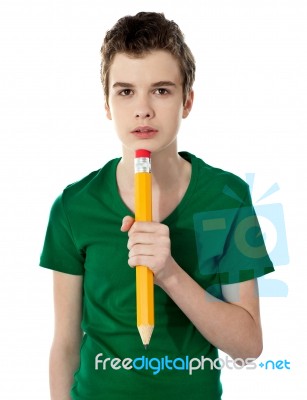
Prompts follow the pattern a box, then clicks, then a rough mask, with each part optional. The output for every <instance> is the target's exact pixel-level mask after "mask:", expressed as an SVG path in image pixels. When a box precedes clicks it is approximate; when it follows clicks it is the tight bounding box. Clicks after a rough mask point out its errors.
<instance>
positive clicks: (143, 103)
mask: <svg viewBox="0 0 307 400" xmlns="http://www.w3.org/2000/svg"><path fill="white" fill-rule="evenodd" d="M139 100H140V101H139V102H138V104H137V105H136V108H135V117H136V118H138V119H147V118H152V117H153V116H154V111H153V109H152V107H151V105H150V102H149V100H148V99H145V98H142V99H139Z"/></svg>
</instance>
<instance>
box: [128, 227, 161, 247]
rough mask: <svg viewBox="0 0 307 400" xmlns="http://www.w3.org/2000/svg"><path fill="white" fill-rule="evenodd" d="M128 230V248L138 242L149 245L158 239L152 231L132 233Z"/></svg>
mask: <svg viewBox="0 0 307 400" xmlns="http://www.w3.org/2000/svg"><path fill="white" fill-rule="evenodd" d="M130 232H131V231H129V239H128V242H127V247H128V249H129V250H130V249H131V248H132V247H133V246H135V245H138V244H143V245H150V244H153V243H155V242H157V241H158V239H159V238H158V239H157V237H156V235H154V234H153V233H145V232H133V233H132V234H131V233H130Z"/></svg>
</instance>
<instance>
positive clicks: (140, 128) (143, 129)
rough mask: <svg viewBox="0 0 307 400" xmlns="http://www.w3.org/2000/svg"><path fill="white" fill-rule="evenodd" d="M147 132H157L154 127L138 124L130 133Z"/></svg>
mask: <svg viewBox="0 0 307 400" xmlns="http://www.w3.org/2000/svg"><path fill="white" fill-rule="evenodd" d="M149 132H158V131H157V129H154V128H152V127H151V126H138V127H137V128H135V129H133V131H132V133H149Z"/></svg>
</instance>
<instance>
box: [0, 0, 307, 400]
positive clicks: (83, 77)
mask: <svg viewBox="0 0 307 400" xmlns="http://www.w3.org/2000/svg"><path fill="white" fill-rule="evenodd" d="M141 10H149V11H159V12H161V11H162V12H164V13H165V15H166V17H167V18H169V19H174V20H175V21H176V22H177V23H178V24H179V26H180V27H181V28H182V30H183V32H184V33H185V36H186V40H187V42H188V44H189V45H190V47H191V49H192V51H193V53H194V55H195V57H196V60H197V79H196V83H195V92H196V95H195V106H194V109H193V111H192V113H191V114H190V116H189V118H188V119H187V120H185V121H184V122H183V125H182V130H181V133H180V136H179V148H180V150H183V149H184V150H188V151H190V152H192V153H196V154H197V155H198V156H199V157H201V158H203V159H204V160H205V161H207V162H208V163H209V164H213V165H216V166H219V167H221V168H224V169H227V170H230V171H232V172H234V173H235V174H237V175H239V176H241V177H243V178H244V177H245V174H246V173H255V174H256V175H255V185H254V190H253V199H254V201H255V202H256V201H257V200H258V199H259V198H260V197H261V196H262V195H263V194H264V193H265V192H266V191H267V190H268V189H269V188H270V187H271V186H272V185H273V184H274V183H278V185H279V187H280V190H279V191H277V192H275V193H274V194H272V195H271V196H269V197H267V198H266V199H264V200H261V201H260V202H259V204H260V205H261V204H274V203H281V204H282V206H283V210H284V214H285V225H286V232H287V240H288V247H289V263H288V264H287V265H283V266H277V267H276V272H275V273H274V276H273V275H272V276H271V277H272V278H274V279H279V280H281V281H283V282H284V283H285V284H286V285H287V287H288V295H287V296H286V297H285V296H284V297H280V296H276V297H262V298H261V308H262V321H263V330H264V351H263V354H262V355H261V357H260V359H259V362H260V361H261V360H263V361H264V362H265V361H267V360H269V359H271V360H274V361H277V360H285V359H286V360H287V361H289V362H290V367H291V369H290V370H287V369H282V370H277V369H275V370H272V369H271V368H270V369H267V370H265V369H264V368H263V369H261V368H260V367H258V368H257V369H256V370H252V371H249V370H242V371H236V370H223V383H224V390H225V395H224V397H223V398H224V399H225V400H232V399H247V398H248V399H259V398H261V399H263V400H265V399H294V398H303V396H304V394H305V391H304V390H303V386H304V385H305V381H306V361H305V359H304V355H306V350H305V346H304V343H305V341H306V333H307V332H306V328H304V327H303V320H304V319H305V318H306V310H305V304H306V302H305V296H306V285H305V279H306V265H305V264H306V256H305V251H304V249H305V248H306V238H305V230H304V225H305V224H306V214H305V208H306V207H305V204H306V189H305V181H306V174H305V176H303V171H302V170H303V168H306V166H305V165H304V155H305V154H304V153H305V152H304V145H303V137H304V136H306V133H307V129H306V128H307V121H306V110H307V101H306V92H307V83H306V75H305V73H306V71H307V55H306V49H307V30H306V21H307V6H306V2H304V1H299V0H288V1H285V0H257V1H250V0H233V1H230V0H229V1H226V0H225V1H221V0H215V1H213V0H211V1H203V2H199V1H198V2H195V1H193V0H190V1H187V2H186V1H185V2H183V1H173V2H171V1H165V0H164V1H162V0H155V1H153V0H147V1H146V0H145V1H124V0H112V1H111V2H109V3H107V2H104V1H102V0H101V1H98V0H83V1H79V0H74V1H72V0H61V1H59V0H53V1H46V0H36V1H35V0H26V1H23V0H1V3H0V113H1V117H0V141H1V142H0V179H1V180H0V182H1V189H0V196H1V197H0V251H1V258H0V260H1V276H0V302H1V303H0V307H1V308H0V313H1V314H0V323H1V333H0V335H1V340H0V398H1V399H8V400H9V399H18V400H19V399H31V400H36V399H39V400H44V399H48V398H49V393H48V353H49V347H50V343H51V339H52V330H53V310H52V288H51V272H50V271H48V270H45V269H41V268H39V267H38V262H39V256H40V251H41V247H42V244H43V238H44V234H45V229H46V224H47V219H48V215H49V210H50V206H51V204H52V202H53V200H54V199H55V197H56V196H57V195H58V194H59V193H60V192H61V191H62V189H63V188H64V187H65V186H66V185H67V184H69V183H71V182H74V181H75V180H78V179H80V178H81V177H83V176H84V175H86V174H87V173H89V172H90V171H92V170H95V169H98V168H100V167H101V166H102V165H103V164H104V163H105V162H106V161H108V160H109V159H110V158H113V157H117V156H119V155H120V146H119V143H118V142H117V138H116V135H115V133H114V132H113V130H112V125H111V123H110V122H109V121H107V120H106V118H105V116H104V110H103V95H102V89H101V86H100V80H99V66H100V54H99V51H100V46H101V42H102V39H103V36H104V34H105V32H106V30H107V29H109V28H110V27H111V26H112V25H113V24H114V23H115V22H116V21H117V19H118V18H120V17H122V16H123V15H126V14H134V13H136V12H138V11H141ZM265 234H266V236H267V238H268V240H269V237H270V235H274V229H271V232H265ZM275 234H276V233H275ZM304 330H305V332H304ZM294 393H295V394H294Z"/></svg>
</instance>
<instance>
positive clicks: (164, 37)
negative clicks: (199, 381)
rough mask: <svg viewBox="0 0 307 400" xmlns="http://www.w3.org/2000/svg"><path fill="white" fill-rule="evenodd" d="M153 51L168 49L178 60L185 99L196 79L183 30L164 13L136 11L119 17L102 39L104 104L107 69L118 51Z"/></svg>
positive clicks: (141, 53) (127, 52)
mask: <svg viewBox="0 0 307 400" xmlns="http://www.w3.org/2000/svg"><path fill="white" fill-rule="evenodd" d="M152 50H167V51H169V52H170V53H171V54H172V55H173V56H174V57H175V58H176V59H177V60H178V63H179V67H180V70H181V74H182V78H183V82H182V86H183V100H184V102H185V99H186V96H187V94H188V93H189V91H190V90H191V89H192V86H193V83H194V79H195V60H194V57H193V54H192V52H191V50H190V49H189V47H188V46H187V44H186V43H185V40H184V35H183V33H182V32H181V30H180V28H179V26H178V25H177V24H176V23H175V22H174V21H169V20H168V19H166V18H165V16H164V14H163V13H155V12H139V13H138V14H136V15H135V16H130V15H129V16H126V17H123V18H120V19H119V20H118V21H117V23H116V24H115V25H114V26H113V28H112V29H110V30H109V31H107V33H106V36H105V38H104V41H103V45H102V47H101V57H102V61H101V82H102V85H103V88H104V94H105V100H106V102H107V103H108V97H109V71H110V67H111V64H112V61H113V59H114V56H115V55H116V54H117V53H126V54H129V55H131V56H133V57H142V56H143V55H144V54H146V53H148V52H150V51H152Z"/></svg>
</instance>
